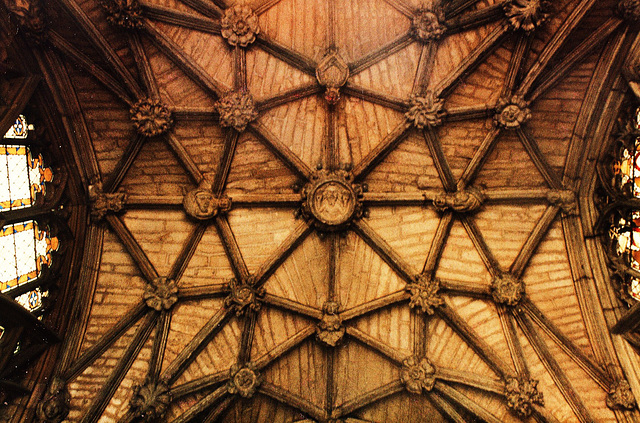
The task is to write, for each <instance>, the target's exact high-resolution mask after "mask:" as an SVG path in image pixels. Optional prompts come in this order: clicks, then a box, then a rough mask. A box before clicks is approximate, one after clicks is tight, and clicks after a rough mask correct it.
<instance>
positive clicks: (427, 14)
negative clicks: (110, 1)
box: [411, 9, 447, 42]
mask: <svg viewBox="0 0 640 423" xmlns="http://www.w3.org/2000/svg"><path fill="white" fill-rule="evenodd" d="M446 30H447V27H446V26H445V25H444V14H443V13H442V11H440V10H435V11H432V10H428V9H420V10H418V11H417V12H416V13H415V15H414V16H413V20H412V22H411V33H412V34H413V36H414V37H415V38H416V39H417V40H419V41H422V42H428V41H432V40H439V39H440V38H441V37H442V35H443V34H444V33H445V32H446Z"/></svg>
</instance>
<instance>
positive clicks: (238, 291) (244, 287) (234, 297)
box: [224, 278, 265, 316]
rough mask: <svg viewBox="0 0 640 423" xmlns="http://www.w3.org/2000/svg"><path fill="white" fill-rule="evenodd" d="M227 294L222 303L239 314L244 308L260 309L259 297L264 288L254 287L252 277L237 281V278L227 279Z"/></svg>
mask: <svg viewBox="0 0 640 423" xmlns="http://www.w3.org/2000/svg"><path fill="white" fill-rule="evenodd" d="M229 291H230V293H229V295H228V296H227V297H226V298H225V300H224V304H225V306H226V307H230V308H231V309H233V310H235V312H236V315H238V316H241V315H242V314H244V312H245V310H246V309H247V308H248V309H251V310H254V311H257V310H260V307H261V303H260V301H259V300H260V298H262V297H264V294H265V290H264V288H256V287H255V286H254V282H253V280H252V279H250V280H248V281H246V282H245V281H241V282H238V280H237V279H235V278H234V279H231V280H230V281H229Z"/></svg>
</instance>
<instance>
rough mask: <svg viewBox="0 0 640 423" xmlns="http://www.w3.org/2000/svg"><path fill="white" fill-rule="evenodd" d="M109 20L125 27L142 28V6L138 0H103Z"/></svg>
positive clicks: (101, 2)
mask: <svg viewBox="0 0 640 423" xmlns="http://www.w3.org/2000/svg"><path fill="white" fill-rule="evenodd" d="M100 4H102V7H103V8H104V10H105V12H107V21H108V22H109V23H111V24H113V25H116V26H119V27H121V28H125V29H135V28H142V7H141V6H140V3H139V2H138V0H101V1H100Z"/></svg>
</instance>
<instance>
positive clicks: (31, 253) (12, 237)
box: [0, 220, 58, 292]
mask: <svg viewBox="0 0 640 423" xmlns="http://www.w3.org/2000/svg"><path fill="white" fill-rule="evenodd" d="M57 249H58V238H56V237H50V236H49V235H48V234H47V233H46V232H45V231H42V230H40V228H38V224H37V223H36V222H35V221H33V220H30V221H27V222H22V223H16V224H12V225H7V226H5V227H3V228H2V230H1V231H0V251H3V255H2V259H1V262H0V291H2V292H5V291H8V290H10V289H12V288H15V287H17V286H20V285H22V284H23V283H26V282H29V281H31V280H34V279H36V278H37V277H38V276H40V274H41V273H42V269H43V267H44V266H49V265H50V264H51V252H52V251H55V250H57Z"/></svg>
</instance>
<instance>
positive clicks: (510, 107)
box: [493, 96, 531, 129]
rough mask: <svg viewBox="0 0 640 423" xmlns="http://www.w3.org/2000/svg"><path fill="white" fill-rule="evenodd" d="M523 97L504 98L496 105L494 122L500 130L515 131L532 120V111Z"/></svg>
mask: <svg viewBox="0 0 640 423" xmlns="http://www.w3.org/2000/svg"><path fill="white" fill-rule="evenodd" d="M527 106H528V104H527V102H526V101H524V99H523V98H522V97H519V96H513V97H511V98H510V99H507V98H502V99H500V101H498V104H497V105H496V110H495V112H496V113H495V115H494V116H493V121H494V123H495V124H496V126H498V127H499V128H507V129H515V128H519V127H520V125H522V124H523V123H525V122H526V121H528V120H529V119H531V110H529V108H528V107H527Z"/></svg>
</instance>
